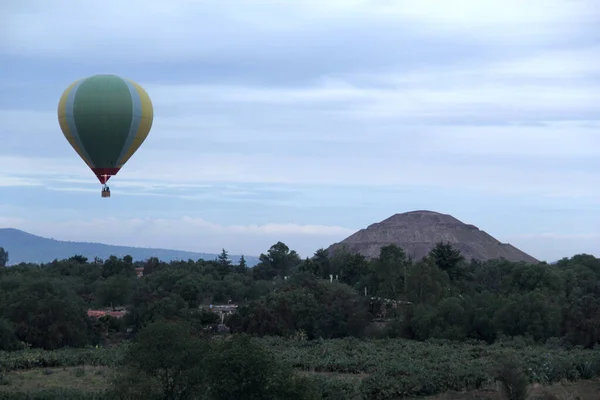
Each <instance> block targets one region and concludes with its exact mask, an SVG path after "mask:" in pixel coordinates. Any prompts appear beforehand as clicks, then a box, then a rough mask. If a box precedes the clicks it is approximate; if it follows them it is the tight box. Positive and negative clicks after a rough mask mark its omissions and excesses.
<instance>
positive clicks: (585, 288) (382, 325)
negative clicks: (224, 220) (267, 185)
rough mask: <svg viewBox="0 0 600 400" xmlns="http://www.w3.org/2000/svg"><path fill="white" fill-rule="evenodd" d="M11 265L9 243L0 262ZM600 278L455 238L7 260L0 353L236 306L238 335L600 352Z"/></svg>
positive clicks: (84, 341)
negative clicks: (409, 250) (420, 248)
mask: <svg viewBox="0 0 600 400" xmlns="http://www.w3.org/2000/svg"><path fill="white" fill-rule="evenodd" d="M7 261H8V254H7V253H6V252H5V251H4V250H3V249H2V250H0V262H3V263H2V264H0V265H6V262H7ZM136 267H137V268H143V271H144V274H143V277H141V278H138V277H137V275H136V270H135V268H136ZM599 275H600V259H598V258H595V257H593V256H591V255H585V254H580V255H576V256H573V257H571V258H565V259H562V260H560V261H559V262H557V263H556V264H552V265H549V264H546V263H540V264H535V265H534V264H528V263H525V262H509V261H506V260H492V261H486V262H482V261H477V260H465V259H464V257H463V256H462V255H461V254H460V252H459V251H458V250H457V249H455V248H454V247H453V246H452V245H450V244H448V243H439V244H437V245H436V246H435V248H434V249H433V250H432V251H431V252H430V253H429V255H428V256H427V257H425V258H424V259H422V260H411V259H410V258H409V257H408V256H407V255H406V253H405V252H404V251H403V250H402V249H401V248H399V247H397V246H395V245H390V246H386V247H383V248H382V249H381V252H380V255H379V257H377V258H375V259H372V260H369V259H366V258H365V257H363V256H361V255H359V254H353V253H349V252H347V251H345V250H344V249H339V250H338V251H336V252H334V253H332V254H329V253H328V252H327V251H325V250H324V249H319V250H317V251H316V252H315V254H314V256H313V257H310V258H307V259H301V257H299V255H298V254H297V253H296V252H295V251H294V250H291V249H290V248H289V247H288V246H286V245H285V244H284V243H282V242H278V243H276V244H274V245H273V246H271V248H270V249H269V250H268V251H267V252H266V253H265V254H261V256H260V262H259V264H257V265H256V266H255V267H253V268H248V267H247V265H246V264H245V261H244V259H243V258H242V259H240V262H239V263H235V264H234V263H232V262H231V260H230V259H229V257H228V254H227V251H225V250H223V252H222V253H221V255H220V256H219V257H218V258H217V259H215V260H196V261H194V260H188V261H172V262H170V263H167V262H164V261H161V260H158V259H156V258H150V259H148V260H145V261H141V262H134V261H133V260H132V258H131V257H129V256H125V257H123V258H117V257H110V258H108V259H107V260H97V259H96V260H92V261H90V260H88V259H86V258H85V257H82V256H73V257H71V258H69V259H65V260H55V261H53V262H51V263H46V264H40V265H38V264H25V263H22V264H20V265H16V266H12V267H5V268H0V350H16V349H20V348H23V346H32V347H39V348H44V349H57V348H60V347H65V346H69V347H82V346H86V345H98V344H104V343H106V342H107V341H110V340H122V339H124V338H130V337H134V336H135V335H137V334H138V333H139V332H140V331H141V330H142V328H143V327H145V326H147V325H149V324H152V323H155V322H159V321H185V323H186V324H188V325H189V326H191V327H192V328H193V329H195V330H197V331H202V332H212V331H214V330H215V329H216V327H217V325H218V323H219V322H220V319H219V317H218V316H217V315H216V314H214V313H212V312H211V311H210V310H207V309H205V308H202V307H200V306H202V305H207V304H215V303H228V302H231V303H235V304H237V305H238V306H239V308H238V312H237V313H235V314H233V315H231V316H230V317H228V318H227V319H226V320H225V324H226V325H227V326H229V327H230V329H231V332H232V333H246V334H249V335H256V336H269V335H271V336H293V337H302V338H306V339H308V340H311V339H318V338H325V339H329V338H342V337H348V336H351V337H359V338H361V337H370V338H385V337H403V338H408V339H416V340H426V339H430V338H438V339H449V340H455V341H469V340H479V341H484V342H487V343H493V342H495V341H498V340H503V339H504V338H507V337H513V338H514V337H522V338H524V339H525V340H527V341H530V342H532V343H533V342H546V341H548V340H558V341H560V342H561V343H562V344H563V345H564V346H583V347H592V346H593V345H594V344H596V343H597V342H598V341H599V340H600V324H599V323H598V321H600V287H599V285H598V281H599V280H598V277H599ZM331 277H333V279H332V278H331ZM365 294H366V295H365ZM119 306H122V307H126V309H127V311H128V312H127V313H126V314H125V316H124V317H123V318H121V319H117V318H113V317H110V316H107V317H103V318H100V319H94V318H90V317H88V316H87V309H89V308H98V307H119Z"/></svg>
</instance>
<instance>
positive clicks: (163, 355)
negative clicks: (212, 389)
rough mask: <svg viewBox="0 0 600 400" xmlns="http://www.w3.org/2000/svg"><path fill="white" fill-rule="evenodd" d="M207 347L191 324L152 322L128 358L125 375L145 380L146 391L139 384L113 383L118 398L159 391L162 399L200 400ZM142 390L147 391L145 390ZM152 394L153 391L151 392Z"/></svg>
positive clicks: (125, 362)
mask: <svg viewBox="0 0 600 400" xmlns="http://www.w3.org/2000/svg"><path fill="white" fill-rule="evenodd" d="M207 348H208V347H207V344H206V342H204V341H203V340H201V339H200V338H199V336H198V333H197V332H194V331H193V330H192V329H191V328H190V326H189V325H187V324H185V323H181V322H172V321H160V322H153V323H150V324H149V325H147V326H146V327H145V328H144V329H142V330H141V331H140V332H139V334H138V336H137V337H136V339H135V342H134V344H133V345H132V346H131V348H130V349H129V351H128V352H127V354H126V355H125V360H124V365H125V372H126V375H129V376H130V377H131V376H138V377H145V381H146V383H145V385H144V386H146V388H145V389H146V390H143V391H142V392H144V391H145V392H146V393H141V394H138V393H139V392H140V390H139V389H140V387H139V384H134V385H130V383H132V382H131V381H134V382H135V380H133V379H131V380H129V382H127V385H125V384H120V383H119V382H120V379H117V380H116V381H114V382H113V394H114V395H117V396H118V397H117V398H124V399H138V398H140V399H141V398H148V397H146V396H148V393H147V391H148V390H147V389H148V387H150V388H151V389H154V390H156V391H158V392H159V393H154V395H155V396H156V395H157V394H160V398H162V399H169V400H170V399H178V400H185V399H193V398H197V394H198V393H200V388H201V387H202V385H203V371H204V365H203V360H204V357H205V353H206V351H207ZM142 389H144V388H143V387H142ZM151 391H152V390H151ZM136 394H137V396H136Z"/></svg>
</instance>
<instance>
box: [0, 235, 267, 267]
mask: <svg viewBox="0 0 600 400" xmlns="http://www.w3.org/2000/svg"><path fill="white" fill-rule="evenodd" d="M0 247H4V249H5V250H6V251H8V256H9V265H15V264H19V263H21V262H31V263H43V262H50V261H52V260H54V259H59V260H61V259H65V258H69V257H72V256H74V255H82V256H84V257H87V258H89V259H90V260H91V259H93V258H94V257H99V258H102V259H107V258H108V257H110V256H111V255H112V256H117V257H123V256H126V255H130V256H131V257H133V259H134V260H136V261H138V260H139V261H143V260H146V259H148V258H150V257H157V258H158V259H160V260H162V261H171V260H177V259H179V260H189V259H192V260H198V259H200V258H203V259H205V260H214V259H215V258H216V257H217V254H211V253H194V252H189V251H179V250H166V249H150V248H143V247H127V246H112V245H108V244H100V243H85V242H67V241H61V240H54V239H48V238H44V237H41V236H36V235H32V234H30V233H27V232H23V231H21V230H18V229H12V228H0ZM239 257H240V256H237V255H230V258H231V260H232V261H233V262H234V263H237V262H238V260H239ZM244 257H245V258H246V261H247V263H248V266H254V265H256V264H257V263H258V258H257V257H254V256H244Z"/></svg>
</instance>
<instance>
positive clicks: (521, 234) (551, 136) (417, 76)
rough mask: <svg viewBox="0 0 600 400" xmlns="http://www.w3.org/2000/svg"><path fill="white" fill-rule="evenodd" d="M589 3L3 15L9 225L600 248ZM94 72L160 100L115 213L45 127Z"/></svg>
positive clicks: (143, 240)
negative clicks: (443, 236) (432, 219)
mask: <svg viewBox="0 0 600 400" xmlns="http://www.w3.org/2000/svg"><path fill="white" fill-rule="evenodd" d="M596 1H597V0H528V1H522V0H502V1H500V0H462V1H459V0H444V1H439V0H414V1H413V0H394V1H392V0H327V1H320V0H319V1H317V0H314V1H313V0H304V1H292V0H289V1H284V0H247V1H246V0H244V1H242V0H195V1H194V0H171V1H170V2H165V1H158V0H144V1H141V0H128V1H127V2H124V1H122V0H102V1H99V0H98V1H96V0H90V1H80V0H62V1H60V0H28V1H23V2H18V1H8V2H1V3H0V140H1V141H0V227H13V228H18V229H23V230H25V231H27V232H30V233H34V234H38V235H42V236H45V237H52V238H55V239H61V240H77V241H97V242H102V243H108V244H121V245H132V246H144V247H162V248H172V249H181V250H190V251H202V252H218V251H220V250H221V248H225V249H227V250H228V251H229V252H230V253H231V254H247V255H258V254H260V253H261V252H266V250H267V249H268V248H269V247H270V246H271V245H272V244H274V243H276V242H277V241H283V242H284V243H286V244H287V245H288V246H289V247H291V248H292V249H295V250H296V251H298V252H299V253H300V254H301V255H302V256H310V255H311V254H312V253H313V252H314V251H315V250H316V249H318V248H320V247H327V246H328V245H329V244H331V243H334V242H337V241H339V240H341V239H344V238H345V237H347V236H349V235H350V234H352V233H353V232H355V231H356V230H358V229H361V228H364V227H366V226H368V225H369V224H371V223H374V222H378V221H381V220H383V219H385V218H387V217H389V216H391V215H393V214H395V213H402V212H407V211H412V210H423V209H424V210H432V211H437V212H442V213H447V214H451V215H453V216H454V217H456V218H458V219H460V220H461V221H463V222H465V223H469V224H474V225H476V226H477V227H479V228H480V229H482V230H485V231H486V232H488V233H489V234H491V235H492V236H494V237H496V238H497V239H499V240H501V241H502V242H508V243H511V244H513V245H515V246H517V247H518V248H520V249H522V250H524V251H525V252H528V253H529V254H531V255H533V256H534V257H537V258H539V259H542V260H547V261H554V260H556V259H559V258H562V257H570V256H572V255H574V254H578V253H588V254H594V255H596V256H600V207H599V204H600V30H598V29H597V21H598V20H600V8H599V7H595V6H594V3H596ZM95 74H116V75H119V76H122V77H126V78H129V79H133V80H134V81H136V82H138V83H140V84H141V85H142V86H143V87H144V88H145V89H146V91H147V92H148V94H149V95H150V97H151V99H152V102H153V105H154V124H153V127H152V131H151V132H150V135H149V136H148V139H147V140H146V141H145V142H144V144H143V145H142V147H141V148H140V149H139V150H138V151H137V153H136V154H135V155H134V156H133V157H132V158H131V159H130V160H129V161H128V163H127V164H126V165H125V166H124V168H123V169H122V170H121V171H120V172H119V174H118V175H117V176H115V177H113V178H112V179H111V181H110V187H111V191H112V197H111V198H110V199H104V198H101V197H100V185H99V183H98V181H97V179H96V177H95V176H94V175H93V173H92V172H91V171H90V170H89V169H88V168H87V166H86V165H85V164H84V162H83V161H82V160H81V159H80V158H79V157H78V156H77V154H76V153H75V151H74V150H73V149H72V148H71V147H70V145H69V144H68V142H67V141H66V140H65V138H64V136H63V135H62V133H61V131H60V128H59V125H58V120H57V116H56V110H57V104H58V100H59V98H60V95H61V94H62V92H63V91H64V89H65V88H66V87H67V86H68V85H69V84H70V83H72V82H73V81H75V80H77V79H80V78H83V77H87V76H91V75H95ZM0 245H1V244H0Z"/></svg>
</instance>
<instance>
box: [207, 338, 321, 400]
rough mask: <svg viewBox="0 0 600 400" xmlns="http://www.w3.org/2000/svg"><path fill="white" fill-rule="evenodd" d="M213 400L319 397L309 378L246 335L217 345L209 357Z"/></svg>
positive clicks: (210, 396) (210, 386) (209, 383)
mask: <svg viewBox="0 0 600 400" xmlns="http://www.w3.org/2000/svg"><path fill="white" fill-rule="evenodd" d="M206 365H208V366H210V368H207V370H206V376H207V387H208V392H209V393H208V394H209V398H210V399H212V400H230V399H244V400H271V399H273V400H309V399H311V400H312V399H316V398H320V396H319V397H317V393H316V391H315V388H314V386H313V385H312V384H311V382H310V381H309V380H308V379H306V378H301V377H297V376H296V375H295V374H294V372H293V370H292V369H291V368H290V367H289V366H287V365H283V364H282V363H281V362H279V361H278V360H277V359H276V358H275V356H274V355H273V354H271V353H270V352H269V351H267V349H265V348H264V347H263V346H261V345H259V344H258V343H256V342H255V341H253V340H252V339H251V338H250V337H248V336H245V335H241V336H240V335H236V336H234V337H232V338H231V339H230V340H223V341H220V342H217V343H216V344H215V345H214V346H213V348H212V349H211V351H210V352H209V354H208V356H207V362H206Z"/></svg>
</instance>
